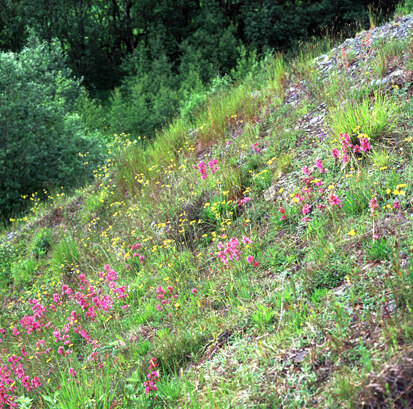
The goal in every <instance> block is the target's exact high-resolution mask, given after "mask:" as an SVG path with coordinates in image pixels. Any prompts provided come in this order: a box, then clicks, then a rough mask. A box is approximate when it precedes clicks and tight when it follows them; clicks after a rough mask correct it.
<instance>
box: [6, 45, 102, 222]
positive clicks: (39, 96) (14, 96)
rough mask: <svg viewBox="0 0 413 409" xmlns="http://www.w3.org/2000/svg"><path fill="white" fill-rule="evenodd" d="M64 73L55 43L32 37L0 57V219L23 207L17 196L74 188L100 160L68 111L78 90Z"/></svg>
mask: <svg viewBox="0 0 413 409" xmlns="http://www.w3.org/2000/svg"><path fill="white" fill-rule="evenodd" d="M70 75H71V73H70V71H69V70H68V69H67V68H66V66H65V60H64V53H63V51H62V49H61V47H60V46H59V44H58V43H52V44H51V45H47V44H46V43H40V42H38V41H37V40H36V39H34V38H32V39H31V42H30V45H29V46H27V47H25V48H24V49H23V50H22V51H21V52H20V53H10V52H9V53H5V52H1V53H0V129H1V131H0V133H1V136H0V191H1V192H2V195H1V198H0V214H2V215H3V217H4V216H7V215H9V214H11V212H15V211H18V210H20V209H21V208H22V207H23V201H22V197H21V196H22V195H30V194H32V193H34V192H36V191H40V190H41V189H42V188H44V187H48V188H52V187H57V186H70V187H72V186H75V185H76V184H80V183H81V182H82V181H84V180H86V179H87V178H88V177H91V175H92V170H93V168H94V167H95V166H96V164H97V163H98V162H99V161H100V160H101V153H102V149H101V145H100V143H99V141H98V138H97V136H96V135H94V134H89V135H87V130H86V129H85V127H84V125H83V123H82V122H81V120H80V117H79V116H78V115H77V114H76V113H74V107H75V102H76V99H77V98H78V97H79V95H80V94H81V92H82V90H81V88H80V86H79V82H78V81H76V80H73V79H72V78H71V76H70ZM79 153H81V154H82V155H84V156H80V155H79ZM85 157H86V158H87V159H86V161H85ZM85 163H86V164H85Z"/></svg>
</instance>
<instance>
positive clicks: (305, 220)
mask: <svg viewBox="0 0 413 409" xmlns="http://www.w3.org/2000/svg"><path fill="white" fill-rule="evenodd" d="M309 220H310V219H309V217H308V216H305V217H303V218H302V219H301V221H302V222H303V223H307V222H308V221H309Z"/></svg>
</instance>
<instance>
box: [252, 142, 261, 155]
mask: <svg viewBox="0 0 413 409" xmlns="http://www.w3.org/2000/svg"><path fill="white" fill-rule="evenodd" d="M251 147H252V149H253V150H254V151H255V152H256V153H258V152H259V151H260V150H261V149H260V148H259V144H258V143H253V144H252V145H251Z"/></svg>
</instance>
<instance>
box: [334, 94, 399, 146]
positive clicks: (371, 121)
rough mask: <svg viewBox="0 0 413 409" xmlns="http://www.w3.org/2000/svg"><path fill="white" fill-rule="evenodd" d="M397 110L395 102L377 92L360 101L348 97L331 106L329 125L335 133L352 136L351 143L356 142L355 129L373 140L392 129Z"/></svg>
mask: <svg viewBox="0 0 413 409" xmlns="http://www.w3.org/2000/svg"><path fill="white" fill-rule="evenodd" d="M397 111H398V106H397V104H396V103H395V102H394V101H392V100H390V99H389V98H388V97H386V96H385V95H383V94H382V93H380V92H378V93H375V95H374V98H373V99H370V98H368V97H364V98H363V99H362V100H361V101H360V102H358V101H355V100H353V99H348V100H346V101H344V102H342V103H339V105H337V106H336V107H333V108H331V109H330V110H329V125H330V127H331V129H332V131H333V132H334V133H335V134H336V135H339V134H340V133H348V134H349V135H350V136H352V143H356V142H357V133H356V131H357V129H358V130H359V132H362V133H364V134H367V135H368V136H369V137H370V138H371V139H372V141H375V140H377V139H378V138H380V137H381V136H383V135H384V134H388V133H389V132H390V131H391V130H392V129H393V127H394V125H395V123H394V122H395V119H396V115H397Z"/></svg>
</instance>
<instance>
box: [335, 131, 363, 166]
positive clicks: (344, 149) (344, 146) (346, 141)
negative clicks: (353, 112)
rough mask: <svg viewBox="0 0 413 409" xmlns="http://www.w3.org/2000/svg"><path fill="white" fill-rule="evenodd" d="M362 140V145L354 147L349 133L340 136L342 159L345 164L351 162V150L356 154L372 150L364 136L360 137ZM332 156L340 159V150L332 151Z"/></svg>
mask: <svg viewBox="0 0 413 409" xmlns="http://www.w3.org/2000/svg"><path fill="white" fill-rule="evenodd" d="M359 140H360V145H358V144H356V145H353V144H351V143H350V136H349V135H348V134H347V133H341V134H340V142H341V153H342V156H341V159H342V160H343V162H344V163H346V162H348V161H349V158H348V153H349V150H350V149H351V150H352V151H353V153H354V154H356V153H359V152H367V151H368V150H370V149H371V146H370V143H369V141H368V139H367V137H364V136H359ZM331 154H332V155H333V158H334V159H337V160H338V159H340V151H339V150H338V149H332V150H331Z"/></svg>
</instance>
